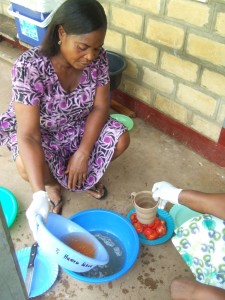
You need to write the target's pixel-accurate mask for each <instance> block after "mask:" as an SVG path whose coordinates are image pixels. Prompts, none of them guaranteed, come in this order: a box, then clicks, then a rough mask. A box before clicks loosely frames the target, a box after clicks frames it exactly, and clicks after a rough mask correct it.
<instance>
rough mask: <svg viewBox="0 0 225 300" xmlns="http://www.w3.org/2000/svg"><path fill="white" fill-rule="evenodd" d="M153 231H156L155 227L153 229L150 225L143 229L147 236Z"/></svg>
mask: <svg viewBox="0 0 225 300" xmlns="http://www.w3.org/2000/svg"><path fill="white" fill-rule="evenodd" d="M153 231H154V230H153V229H151V228H149V227H146V228H144V230H143V234H144V235H145V236H147V235H149V234H151V233H152V232H153Z"/></svg>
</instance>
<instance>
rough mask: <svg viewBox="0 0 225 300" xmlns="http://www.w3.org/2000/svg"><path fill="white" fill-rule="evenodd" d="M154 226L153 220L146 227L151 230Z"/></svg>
mask: <svg viewBox="0 0 225 300" xmlns="http://www.w3.org/2000/svg"><path fill="white" fill-rule="evenodd" d="M154 225H155V219H154V221H152V222H151V223H149V224H148V225H147V226H148V227H149V228H152V227H153V226H154Z"/></svg>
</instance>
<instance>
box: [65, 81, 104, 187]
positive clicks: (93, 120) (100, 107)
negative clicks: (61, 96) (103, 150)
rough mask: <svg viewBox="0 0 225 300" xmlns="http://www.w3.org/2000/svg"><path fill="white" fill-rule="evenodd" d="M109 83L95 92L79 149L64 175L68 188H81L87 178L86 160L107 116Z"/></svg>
mask: <svg viewBox="0 0 225 300" xmlns="http://www.w3.org/2000/svg"><path fill="white" fill-rule="evenodd" d="M109 95H110V89H109V83H108V84H107V85H105V86H99V87H97V90H96V95H95V100H94V105H93V109H92V111H91V113H90V114H89V116H88V118H87V122H86V126H85V130H84V135H83V138H82V140H81V143H80V147H79V149H78V150H77V151H76V153H74V155H73V156H72V157H71V158H70V160H69V163H68V166H67V170H66V173H67V174H68V175H69V177H68V188H72V189H76V188H79V187H81V185H82V183H83V181H84V180H85V178H86V176H87V167H88V159H89V156H90V153H91V151H92V149H93V146H94V144H95V142H96V140H97V139H98V137H99V134H100V132H101V130H102V128H103V126H104V124H105V122H106V120H107V117H108V114H109V107H110V101H109Z"/></svg>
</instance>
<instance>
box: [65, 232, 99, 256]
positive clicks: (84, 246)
mask: <svg viewBox="0 0 225 300" xmlns="http://www.w3.org/2000/svg"><path fill="white" fill-rule="evenodd" d="M61 241H62V242H63V243H65V244H66V245H67V246H69V247H70V248H72V249H74V250H75V251H77V252H79V253H81V254H83V255H85V256H88V257H91V258H94V257H95V253H96V249H95V247H94V246H93V245H92V244H91V243H90V242H88V241H87V240H86V239H84V237H82V233H78V232H76V233H74V232H72V233H68V234H66V235H64V236H62V238H61Z"/></svg>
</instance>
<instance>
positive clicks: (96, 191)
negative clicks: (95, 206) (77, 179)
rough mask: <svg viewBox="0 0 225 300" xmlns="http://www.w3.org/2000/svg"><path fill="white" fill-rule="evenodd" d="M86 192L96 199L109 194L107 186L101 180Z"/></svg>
mask: <svg viewBox="0 0 225 300" xmlns="http://www.w3.org/2000/svg"><path fill="white" fill-rule="evenodd" d="M86 192H87V193H88V194H89V195H91V196H92V197H94V198H96V199H104V198H105V197H106V196H107V190H106V188H105V186H104V185H103V184H102V183H99V182H98V183H96V184H95V185H94V186H93V187H92V188H91V189H89V190H87V191H86Z"/></svg>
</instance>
